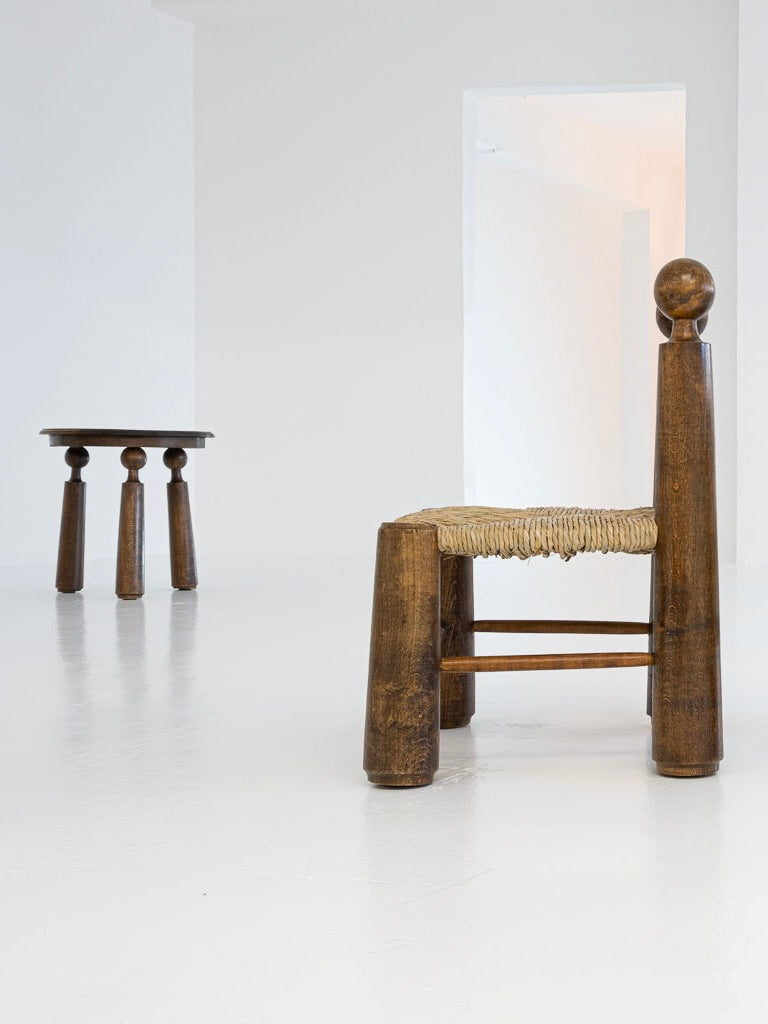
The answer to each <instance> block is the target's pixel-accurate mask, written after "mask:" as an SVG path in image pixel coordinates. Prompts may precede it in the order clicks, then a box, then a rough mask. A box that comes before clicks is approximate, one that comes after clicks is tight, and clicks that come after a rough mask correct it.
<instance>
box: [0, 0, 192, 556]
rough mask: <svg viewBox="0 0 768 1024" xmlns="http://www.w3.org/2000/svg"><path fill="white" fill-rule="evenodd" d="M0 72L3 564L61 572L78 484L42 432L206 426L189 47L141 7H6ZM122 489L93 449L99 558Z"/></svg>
mask: <svg viewBox="0 0 768 1024" xmlns="http://www.w3.org/2000/svg"><path fill="white" fill-rule="evenodd" d="M0 67H2V82H3V86H2V90H0V109H1V110H2V114H1V116H0V120H1V121H2V125H3V131H2V144H3V153H2V158H1V159H0V292H1V293H2V302H1V303H0V308H1V312H0V316H1V317H2V338H3V399H2V416H3V425H4V439H5V442H6V452H4V455H3V474H2V475H3V481H4V483H3V486H2V513H1V515H2V525H3V529H2V530H0V564H2V563H11V562H35V561H39V562H42V561H50V560H53V559H55V557H56V543H57V539H58V517H59V510H60V502H61V489H62V488H61V482H62V480H64V479H65V478H66V476H67V475H68V471H67V470H66V467H65V465H64V460H63V451H64V450H63V449H52V448H48V447H47V446H46V445H47V442H46V440H45V439H43V438H40V437H37V436H36V435H37V432H38V431H39V430H40V429H41V428H42V427H46V426H128V427H133V426H139V427H166V426H171V427H174V428H183V427H189V426H195V424H193V423H192V418H193V401H194V392H193V373H194V354H193V342H192V335H193V292H192V289H193V234H192V230H193V205H192V31H191V28H190V26H189V25H185V24H182V23H180V22H179V21H178V20H177V19H175V18H171V17H168V15H166V14H164V13H161V12H158V11H156V10H153V9H152V8H151V7H150V5H149V2H148V0H110V3H109V4H104V3H103V2H101V0H68V2H66V3H57V2H53V0H48V2H42V3H37V2H36V3H26V2H24V0H5V2H4V3H3V5H2V24H1V25H0ZM148 454H149V456H150V464H149V465H148V466H147V470H146V471H145V472H144V474H143V476H144V478H145V480H146V482H147V484H148V486H147V492H146V505H147V547H148V551H149V552H150V553H152V552H155V551H165V550H166V549H167V538H166V536H165V534H166V530H167V527H166V513H165V511H164V507H163V503H164V501H165V489H164V486H163V481H164V480H166V479H167V477H168V474H167V472H166V471H165V469H164V467H163V466H162V464H161V462H160V455H161V453H159V452H155V453H154V454H153V453H151V452H150V453H148ZM203 457H207V455H206V456H203ZM192 459H194V456H192V457H191V459H190V461H192ZM124 476H125V471H124V470H123V469H122V468H121V467H120V465H119V453H117V452H116V451H115V450H109V449H93V450H92V452H91V464H90V466H89V467H88V469H87V470H86V471H85V472H84V478H85V479H86V480H87V481H88V485H89V486H88V506H89V508H88V524H87V530H86V534H87V537H86V554H87V556H88V557H89V558H90V557H114V551H115V542H116V538H117V512H118V504H119V490H120V480H121V479H123V478H124ZM150 485H151V487H150Z"/></svg>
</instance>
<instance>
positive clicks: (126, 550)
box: [115, 448, 147, 601]
mask: <svg viewBox="0 0 768 1024" xmlns="http://www.w3.org/2000/svg"><path fill="white" fill-rule="evenodd" d="M120 461H121V462H122V464H123V465H124V466H125V468H126V469H127V470H128V479H127V480H126V481H125V483H124V484H123V489H122V494H121V497H120V525H119V530H118V538H117V574H116V579H115V593H116V594H117V596H118V597H122V598H123V600H124V601H134V600H136V598H139V597H141V596H142V595H143V593H144V484H143V483H142V482H141V480H139V470H140V469H143V468H144V466H145V465H146V464H147V455H146V452H145V451H144V449H143V448H126V449H125V451H124V452H123V454H122V455H121V456H120Z"/></svg>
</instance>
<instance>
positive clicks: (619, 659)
mask: <svg viewBox="0 0 768 1024" xmlns="http://www.w3.org/2000/svg"><path fill="white" fill-rule="evenodd" d="M652 661H653V655H652V654H646V652H645V651H628V652H618V653H613V652H608V653H605V654H603V653H599V654H481V655H478V656H476V657H474V658H441V659H440V671H441V672H473V671H474V672H535V671H545V672H550V671H553V670H555V669H561V668H568V669H572V668H637V667H638V666H642V665H650V664H651V663H652Z"/></svg>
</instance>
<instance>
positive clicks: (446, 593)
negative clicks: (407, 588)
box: [440, 555, 475, 729]
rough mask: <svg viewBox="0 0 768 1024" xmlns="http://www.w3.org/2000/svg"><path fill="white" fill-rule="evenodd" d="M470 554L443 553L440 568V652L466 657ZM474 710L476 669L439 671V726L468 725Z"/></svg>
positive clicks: (470, 643) (470, 646) (470, 642)
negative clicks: (470, 670) (468, 670)
mask: <svg viewBox="0 0 768 1024" xmlns="http://www.w3.org/2000/svg"><path fill="white" fill-rule="evenodd" d="M472 563H473V560H472V558H469V557H467V556H464V555H442V556H441V568H440V622H441V630H440V639H441V648H440V655H441V657H443V658H452V657H467V656H472V655H473V654H474V653H475V634H474V632H473V631H472V623H473V622H474V619H475V612H474V594H473V572H472ZM474 713H475V673H474V672H441V673H440V728H441V729H458V728H461V726H464V725H469V723H470V720H471V719H472V715H474Z"/></svg>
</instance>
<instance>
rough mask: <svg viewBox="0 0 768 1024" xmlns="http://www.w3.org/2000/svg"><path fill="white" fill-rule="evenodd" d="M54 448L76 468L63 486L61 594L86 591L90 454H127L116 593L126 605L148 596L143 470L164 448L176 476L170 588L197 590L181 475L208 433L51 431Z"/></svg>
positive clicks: (170, 510) (170, 506)
mask: <svg viewBox="0 0 768 1024" xmlns="http://www.w3.org/2000/svg"><path fill="white" fill-rule="evenodd" d="M40 433H41V434H47V435H48V440H49V443H50V444H51V445H52V446H55V447H65V446H66V448H67V451H66V453H65V455H64V460H65V462H66V463H67V465H68V466H69V467H70V468H71V470H72V473H71V476H70V479H69V480H67V481H66V482H65V484H64V500H63V503H62V506H61V531H60V533H59V559H58V564H57V568H56V589H57V590H58V591H59V592H60V593H62V594H74V593H75V592H76V591H78V590H82V589H83V558H84V553H85V481H84V480H81V478H80V471H81V470H82V469H83V468H84V467H85V466H87V465H88V460H89V458H90V456H89V455H88V448H95V447H101V448H122V449H123V452H122V454H121V456H120V461H121V462H122V464H123V465H124V466H125V468H126V469H127V470H128V479H127V480H126V481H125V483H124V484H123V491H122V496H121V499H120V528H119V531H118V539H117V574H116V582H115V593H116V594H117V596H118V597H121V598H123V599H124V600H126V601H132V600H135V599H136V598H138V597H141V596H142V594H143V593H144V484H143V483H142V482H141V481H140V480H139V470H140V469H142V468H143V467H144V466H145V465H146V462H147V455H146V452H145V451H144V449H145V448H165V449H166V452H165V453H164V455H163V462H164V463H165V465H166V466H167V467H168V469H170V471H171V479H170V482H169V483H168V485H167V487H168V529H169V533H170V540H171V583H172V585H173V586H174V587H175V588H176V589H177V590H194V588H195V587H196V586H197V566H196V564H195V541H194V537H193V535H192V517H191V515H190V511H189V491H188V489H187V484H186V481H185V480H182V478H181V471H182V469H183V468H184V466H186V464H187V453H186V452H185V450H184V449H185V448H205V440H206V438H208V437H213V434H211V433H210V431H207V430H204V431H200V430H100V429H99V430H85V429H77V430H75V429H70V428H57V427H47V428H46V429H45V430H41V431H40Z"/></svg>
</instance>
